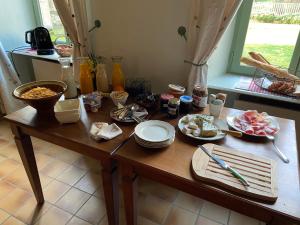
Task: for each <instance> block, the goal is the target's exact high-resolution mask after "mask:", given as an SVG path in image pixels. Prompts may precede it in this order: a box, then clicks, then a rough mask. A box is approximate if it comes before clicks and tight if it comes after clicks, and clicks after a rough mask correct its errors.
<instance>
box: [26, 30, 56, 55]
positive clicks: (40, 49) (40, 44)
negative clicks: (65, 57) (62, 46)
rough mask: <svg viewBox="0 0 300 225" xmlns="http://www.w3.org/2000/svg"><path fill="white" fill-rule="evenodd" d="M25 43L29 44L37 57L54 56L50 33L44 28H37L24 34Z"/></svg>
mask: <svg viewBox="0 0 300 225" xmlns="http://www.w3.org/2000/svg"><path fill="white" fill-rule="evenodd" d="M25 42H26V43H28V44H30V46H31V48H32V49H36V50H37V54H38V55H52V54H54V46H53V43H52V41H51V37H50V33H49V31H48V30H47V29H46V28H45V27H37V28H35V29H33V30H29V31H26V32H25Z"/></svg>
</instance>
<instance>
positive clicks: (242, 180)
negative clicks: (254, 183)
mask: <svg viewBox="0 0 300 225" xmlns="http://www.w3.org/2000/svg"><path fill="white" fill-rule="evenodd" d="M228 169H229V171H230V172H231V173H232V175H233V176H235V177H236V178H238V179H239V180H240V181H241V183H242V184H243V185H245V186H250V184H249V183H248V182H247V181H246V180H245V178H244V177H242V175H241V174H240V173H239V172H238V171H236V170H235V169H233V168H231V167H229V168H228Z"/></svg>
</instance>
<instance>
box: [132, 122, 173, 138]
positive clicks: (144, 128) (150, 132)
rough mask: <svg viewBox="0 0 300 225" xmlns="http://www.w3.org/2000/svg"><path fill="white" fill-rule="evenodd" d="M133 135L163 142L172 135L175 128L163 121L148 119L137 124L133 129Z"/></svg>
mask: <svg viewBox="0 0 300 225" xmlns="http://www.w3.org/2000/svg"><path fill="white" fill-rule="evenodd" d="M134 132H135V135H136V136H138V137H139V138H140V139H142V140H145V141H149V142H163V141H167V140H169V139H171V138H172V137H173V136H174V133H175V128H174V127H173V126H172V125H171V124H169V123H167V122H164V121H160V120H148V121H145V122H142V123H140V124H138V125H137V126H136V127H135V129H134Z"/></svg>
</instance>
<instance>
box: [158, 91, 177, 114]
mask: <svg viewBox="0 0 300 225" xmlns="http://www.w3.org/2000/svg"><path fill="white" fill-rule="evenodd" d="M171 98H174V96H173V95H170V94H167V93H164V94H161V95H160V109H161V111H162V112H167V111H168V103H169V100H170V99H171Z"/></svg>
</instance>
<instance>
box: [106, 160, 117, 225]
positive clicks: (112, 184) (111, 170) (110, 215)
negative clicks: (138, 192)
mask: <svg viewBox="0 0 300 225" xmlns="http://www.w3.org/2000/svg"><path fill="white" fill-rule="evenodd" d="M102 180H103V189H104V197H105V203H106V213H107V219H108V224H109V225H118V224H119V185H118V170H117V166H116V162H115V161H113V160H111V159H105V160H102Z"/></svg>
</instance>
